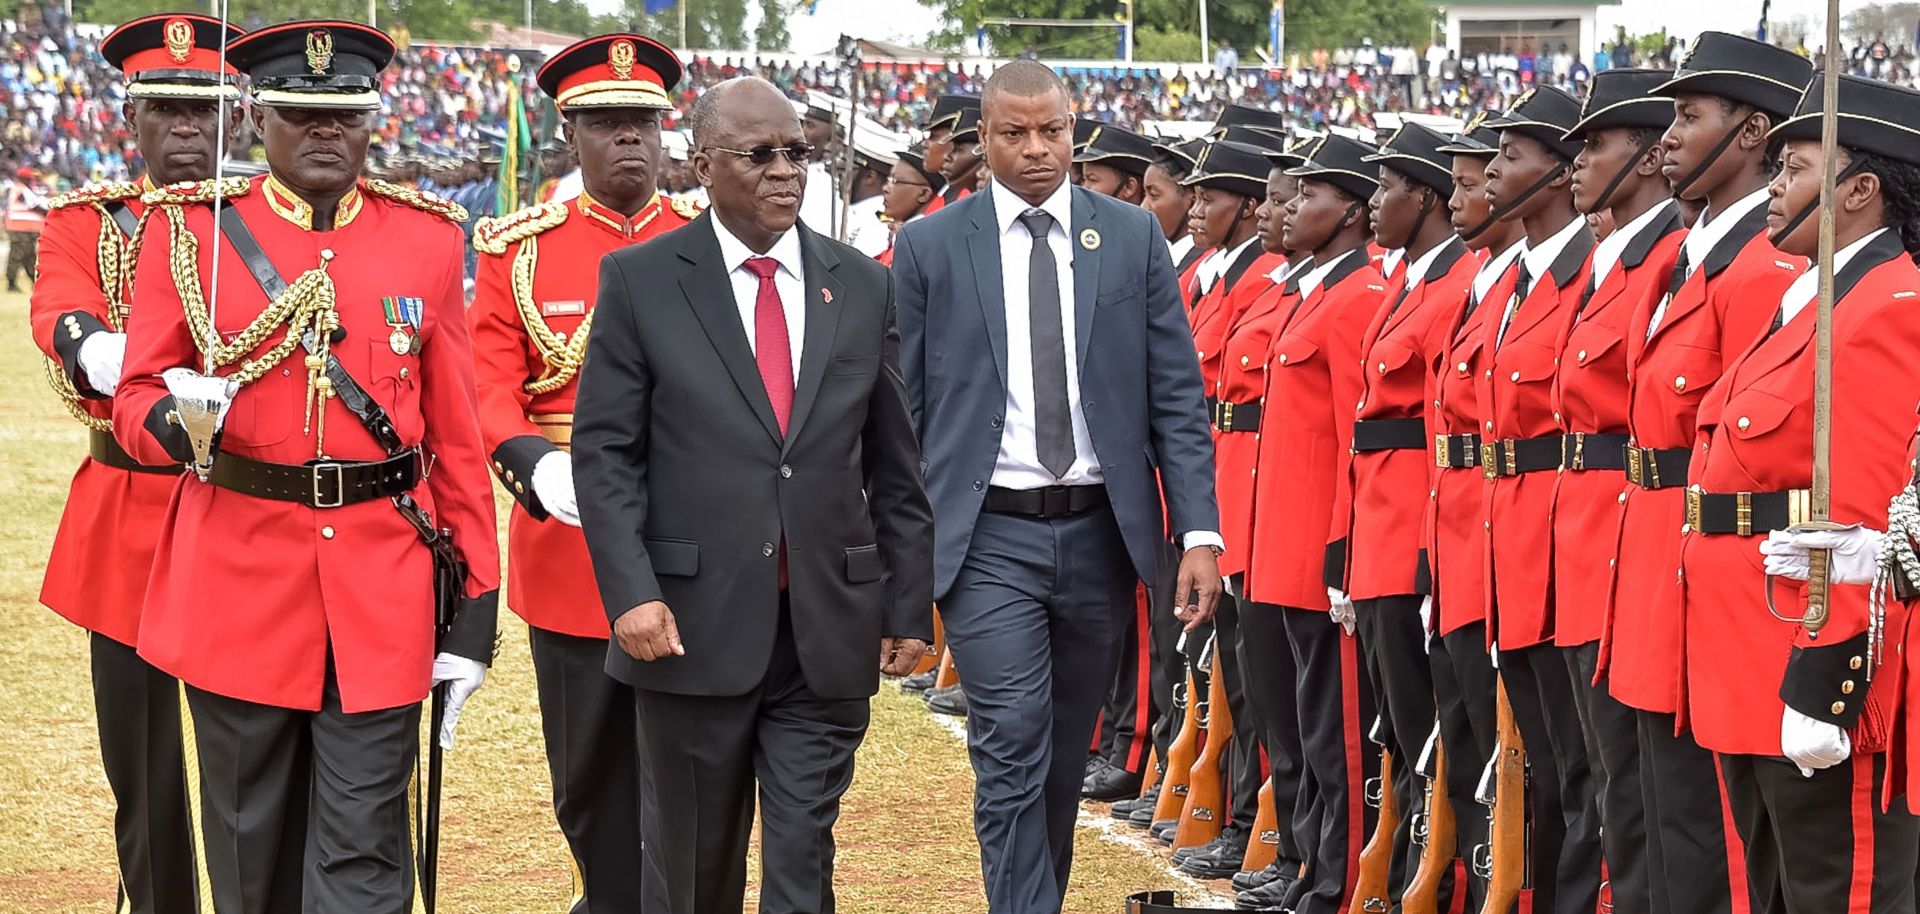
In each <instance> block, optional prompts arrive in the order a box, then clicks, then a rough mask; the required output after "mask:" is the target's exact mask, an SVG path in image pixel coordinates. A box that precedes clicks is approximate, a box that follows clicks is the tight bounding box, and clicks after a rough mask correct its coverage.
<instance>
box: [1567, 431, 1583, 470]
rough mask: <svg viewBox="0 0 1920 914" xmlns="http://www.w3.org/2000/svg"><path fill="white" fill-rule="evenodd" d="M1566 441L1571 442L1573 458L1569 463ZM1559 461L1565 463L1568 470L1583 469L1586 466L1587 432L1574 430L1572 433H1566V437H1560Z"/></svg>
mask: <svg viewBox="0 0 1920 914" xmlns="http://www.w3.org/2000/svg"><path fill="white" fill-rule="evenodd" d="M1568 441H1572V442H1573V460H1572V462H1571V463H1569V462H1568V461H1567V445H1566V442H1568ZM1560 462H1561V463H1563V464H1567V469H1569V470H1584V469H1586V468H1587V433H1586V432H1574V433H1573V434H1570V435H1568V436H1567V437H1566V438H1562V439H1561V443H1560Z"/></svg>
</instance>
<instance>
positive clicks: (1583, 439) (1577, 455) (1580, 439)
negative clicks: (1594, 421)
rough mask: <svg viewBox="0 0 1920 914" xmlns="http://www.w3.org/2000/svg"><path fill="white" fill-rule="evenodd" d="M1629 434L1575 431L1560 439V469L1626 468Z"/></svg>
mask: <svg viewBox="0 0 1920 914" xmlns="http://www.w3.org/2000/svg"><path fill="white" fill-rule="evenodd" d="M1626 468H1627V436H1625V435H1614V434H1603V433H1600V432H1573V433H1570V434H1568V435H1567V436H1565V437H1564V438H1562V439H1560V469H1563V470H1624V469H1626Z"/></svg>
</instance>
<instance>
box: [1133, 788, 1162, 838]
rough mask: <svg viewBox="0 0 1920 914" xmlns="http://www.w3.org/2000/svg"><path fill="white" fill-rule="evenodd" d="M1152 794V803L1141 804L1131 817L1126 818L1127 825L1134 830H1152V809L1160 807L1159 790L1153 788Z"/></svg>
mask: <svg viewBox="0 0 1920 914" xmlns="http://www.w3.org/2000/svg"><path fill="white" fill-rule="evenodd" d="M1154 793H1155V796H1154V798H1153V799H1154V801H1153V802H1152V803H1146V804H1142V805H1141V806H1140V807H1139V808H1137V809H1135V810H1134V811H1133V813H1132V814H1131V815H1128V816H1127V824H1128V825H1131V826H1133V827H1134V828H1152V827H1153V810H1154V807H1156V806H1159V805H1160V797H1159V795H1158V794H1159V788H1157V787H1156V788H1154Z"/></svg>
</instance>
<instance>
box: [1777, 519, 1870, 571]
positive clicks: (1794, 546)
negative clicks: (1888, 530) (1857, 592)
mask: <svg viewBox="0 0 1920 914" xmlns="http://www.w3.org/2000/svg"><path fill="white" fill-rule="evenodd" d="M1886 538H1887V535H1886V534H1885V533H1882V532H1880V531H1878V530H1872V529H1869V528H1866V527H1861V526H1857V525H1856V526H1852V527H1848V528H1846V529H1845V530H1807V531H1801V532H1794V531H1789V530H1775V531H1773V532H1771V533H1768V534H1767V538H1766V539H1765V540H1763V541H1761V543H1760V554H1761V555H1764V556H1766V557H1767V573H1768V574H1770V575H1773V576H1774V577H1780V578H1792V579H1794V580H1796V581H1804V580H1806V579H1807V553H1808V552H1810V551H1812V550H1814V549H1829V550H1832V553H1831V555H1832V558H1831V560H1830V561H1829V562H1828V563H1827V576H1828V579H1829V580H1831V581H1832V582H1833V583H1835V584H1871V583H1873V573H1874V571H1875V570H1876V568H1877V567H1878V565H1879V562H1880V542H1881V541H1882V540H1884V539H1886Z"/></svg>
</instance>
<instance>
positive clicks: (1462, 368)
mask: <svg viewBox="0 0 1920 914" xmlns="http://www.w3.org/2000/svg"><path fill="white" fill-rule="evenodd" d="M1454 370H1456V371H1458V372H1460V373H1461V374H1466V373H1467V363H1465V362H1461V363H1460V364H1459V365H1458V366H1455V369H1454Z"/></svg>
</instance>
